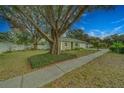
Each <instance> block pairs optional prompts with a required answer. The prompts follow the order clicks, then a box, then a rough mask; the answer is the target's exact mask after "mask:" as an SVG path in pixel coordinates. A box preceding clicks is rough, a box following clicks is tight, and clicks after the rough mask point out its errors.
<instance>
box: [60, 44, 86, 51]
mask: <svg viewBox="0 0 124 93" xmlns="http://www.w3.org/2000/svg"><path fill="white" fill-rule="evenodd" d="M71 44H72V45H71ZM75 48H87V44H86V43H77V42H61V50H71V49H75Z"/></svg>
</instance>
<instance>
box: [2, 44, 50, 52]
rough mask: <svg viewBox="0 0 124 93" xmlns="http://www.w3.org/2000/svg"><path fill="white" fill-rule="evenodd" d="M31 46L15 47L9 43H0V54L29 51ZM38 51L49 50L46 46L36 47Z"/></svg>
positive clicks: (15, 45)
mask: <svg viewBox="0 0 124 93" xmlns="http://www.w3.org/2000/svg"><path fill="white" fill-rule="evenodd" d="M32 47H33V46H32V45H17V44H13V43H10V42H0V53H3V52H7V51H17V50H26V49H31V48H32ZM38 49H49V46H48V45H38Z"/></svg>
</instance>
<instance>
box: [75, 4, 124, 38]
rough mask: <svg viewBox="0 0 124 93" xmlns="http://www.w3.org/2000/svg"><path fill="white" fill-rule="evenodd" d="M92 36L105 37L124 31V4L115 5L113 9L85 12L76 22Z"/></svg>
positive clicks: (77, 26)
mask: <svg viewBox="0 0 124 93" xmlns="http://www.w3.org/2000/svg"><path fill="white" fill-rule="evenodd" d="M74 26H75V27H76V28H82V29H84V31H85V32H86V33H88V34H89V35H91V36H96V37H100V38H103V37H105V36H109V35H112V34H123V33H124V6H115V8H114V9H112V10H107V11H106V10H101V9H99V10H96V11H93V12H88V13H84V15H83V16H82V17H81V19H80V20H79V21H78V22H77V23H75V25H74Z"/></svg>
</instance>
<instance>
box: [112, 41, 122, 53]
mask: <svg viewBox="0 0 124 93" xmlns="http://www.w3.org/2000/svg"><path fill="white" fill-rule="evenodd" d="M110 50H111V51H112V52H115V53H122V54H124V45H123V43H121V42H114V43H113V45H112V46H111V47H110Z"/></svg>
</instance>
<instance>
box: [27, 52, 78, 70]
mask: <svg viewBox="0 0 124 93" xmlns="http://www.w3.org/2000/svg"><path fill="white" fill-rule="evenodd" d="M75 57H76V55H72V54H68V53H63V54H60V55H52V54H48V53H47V54H39V55H35V56H32V57H30V58H29V59H28V61H29V62H30V63H31V67H32V68H38V67H43V66H46V65H49V64H52V63H56V62H59V61H64V60H67V59H72V58H75Z"/></svg>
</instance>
